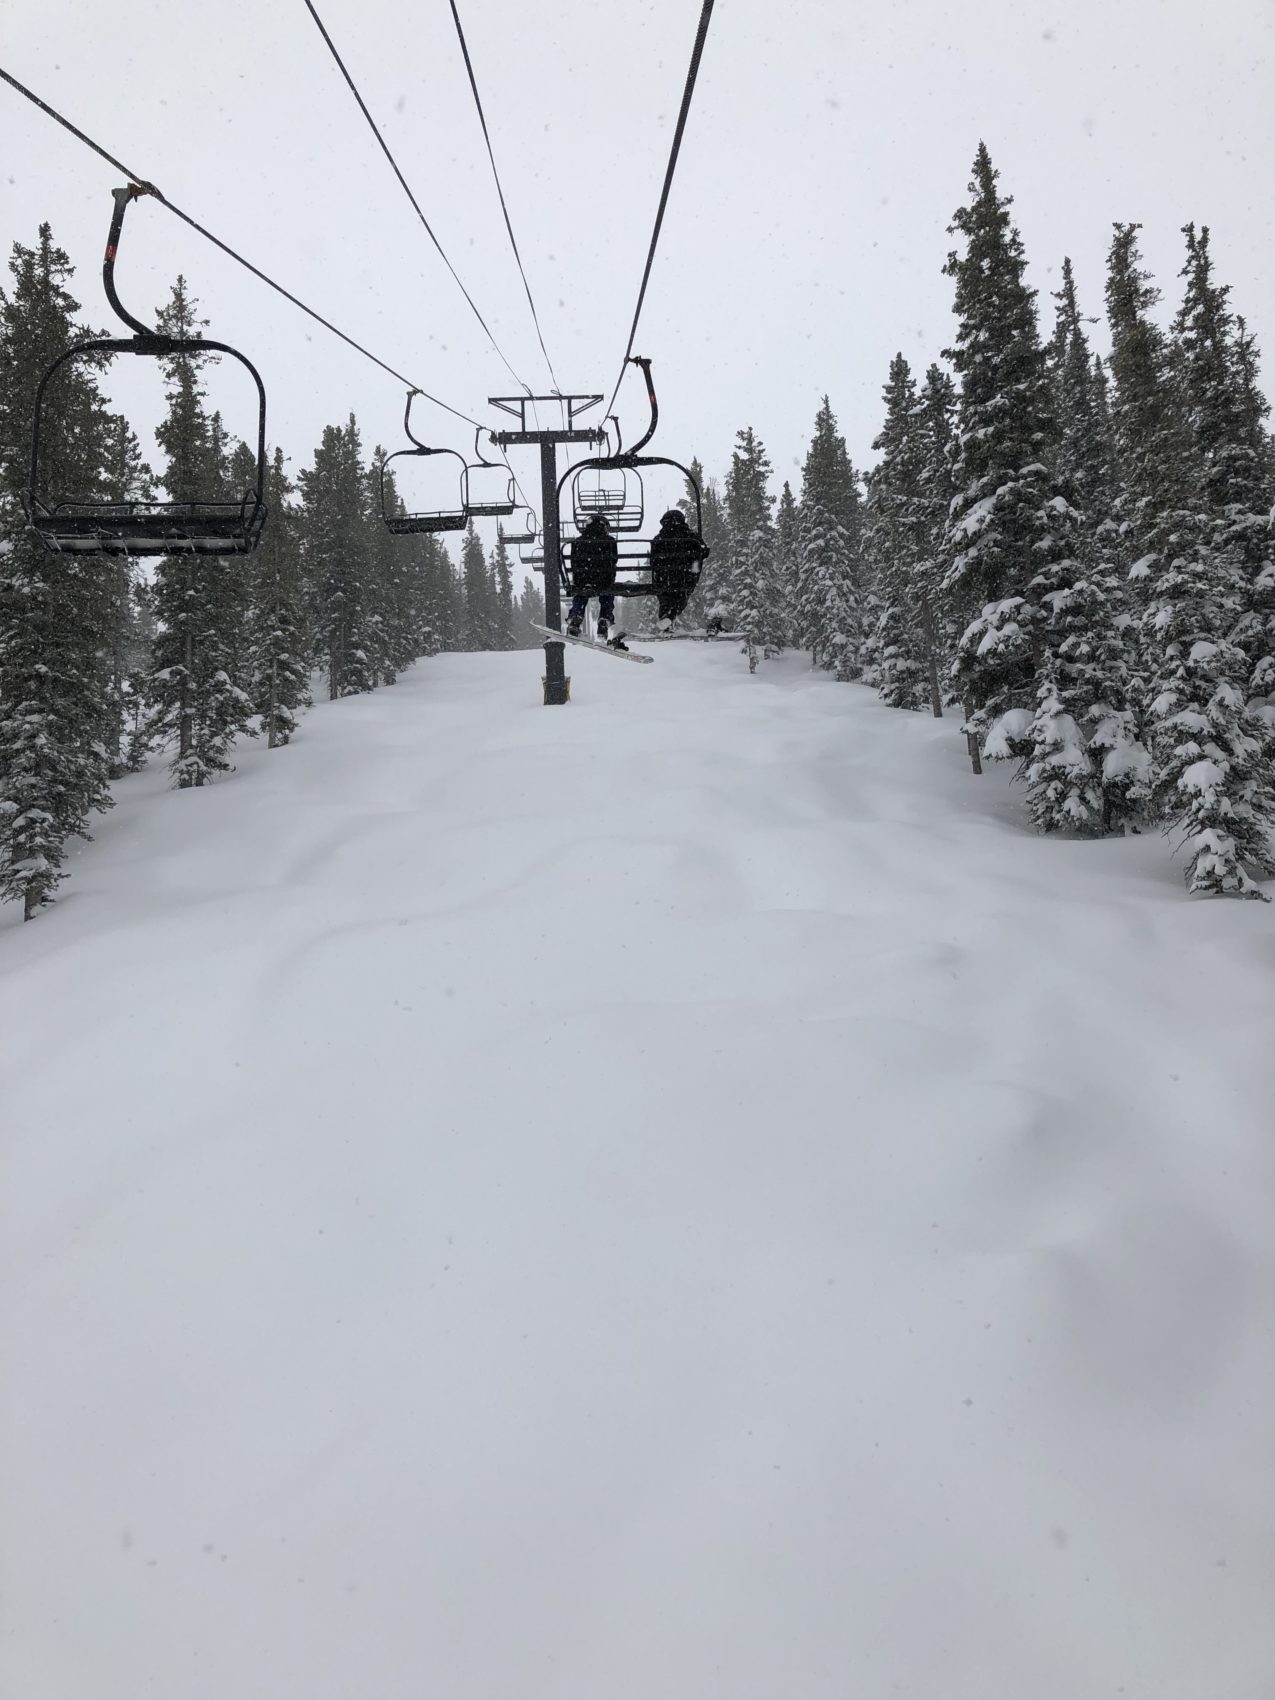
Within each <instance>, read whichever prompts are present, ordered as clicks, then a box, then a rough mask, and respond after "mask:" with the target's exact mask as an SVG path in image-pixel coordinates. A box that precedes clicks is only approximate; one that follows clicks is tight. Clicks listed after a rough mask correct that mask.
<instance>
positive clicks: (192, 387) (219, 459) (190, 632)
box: [147, 277, 255, 790]
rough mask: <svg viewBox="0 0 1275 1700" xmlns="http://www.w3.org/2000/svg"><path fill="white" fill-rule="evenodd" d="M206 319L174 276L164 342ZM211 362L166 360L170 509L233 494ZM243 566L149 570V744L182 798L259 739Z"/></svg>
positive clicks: (176, 564)
mask: <svg viewBox="0 0 1275 1700" xmlns="http://www.w3.org/2000/svg"><path fill="white" fill-rule="evenodd" d="M204 323H205V321H204V320H202V319H200V318H199V316H198V307H197V305H196V303H195V301H194V299H193V298H192V297H191V296H190V295H189V294H188V292H187V290H186V282H185V279H184V278H182V277H178V279H177V282H176V283H175V284H174V286H173V292H172V295H171V297H170V298H169V301H168V303H167V304H166V305H165V307H164V308H163V309H162V310H161V311H160V313H159V315H158V318H157V324H158V328H159V329H160V331H161V332H162V333H163V334H165V335H168V336H174V337H179V338H183V339H184V338H191V337H196V336H198V335H199V333H200V332H201V330H202V329H203V326H204ZM207 358H209V357H208V356H204V355H198V354H179V355H170V356H169V357H168V358H166V359H165V361H164V363H163V364H164V387H165V394H166V398H167V403H168V409H167V412H166V414H165V417H164V419H163V421H162V422H161V423H160V425H159V427H158V429H157V430H156V432H155V436H156V439H157V441H158V442H159V445H160V447H161V448H162V449H163V450H164V453H165V455H166V456H167V464H166V466H165V469H164V474H163V479H162V482H163V485H164V488H165V490H166V491H167V493H168V496H169V499H170V501H174V502H179V501H180V502H188V501H192V500H204V501H224V500H227V499H228V498H229V497H230V495H231V471H230V460H231V444H230V442H229V440H228V439H227V436H226V433H225V430H224V427H223V425H222V421H221V416H220V414H217V413H213V414H211V415H210V414H209V413H208V412H207V411H206V409H205V407H204V400H205V391H204V388H203V386H202V384H201V382H200V370H201V368H202V366H203V364H204V361H205V359H207ZM248 602H249V594H248V568H247V566H246V564H245V561H244V558H243V557H237V558H234V557H218V556H191V555H169V556H165V557H163V558H162V559H161V560H160V561H159V563H158V565H157V567H156V571H155V579H154V609H155V615H156V619H157V622H158V628H159V629H158V632H157V636H156V641H155V646H154V654H153V661H152V671H151V675H150V678H149V681H148V683H147V697H148V700H149V707H150V713H149V718H148V722H147V736H148V740H149V741H150V742H151V743H152V744H154V743H157V742H161V741H163V742H170V741H171V742H172V743H173V744H174V746H175V749H174V754H173V759H172V763H171V771H172V774H173V777H174V780H175V782H176V784H177V786H178V787H179V788H180V789H182V790H185V789H187V788H189V787H191V786H199V785H205V784H207V783H208V782H209V780H211V779H213V778H215V777H216V775H217V774H218V773H226V772H229V770H230V767H231V762H230V750H231V747H232V746H233V744H234V741H235V739H236V737H238V736H239V735H240V734H247V735H249V736H255V728H254V727H253V725H252V712H253V711H252V702H251V699H250V698H249V696H248V693H247V692H246V691H245V690H244V689H243V685H242V684H241V680H246V677H247V647H248V634H247V617H248Z"/></svg>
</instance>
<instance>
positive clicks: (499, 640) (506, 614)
mask: <svg viewBox="0 0 1275 1700" xmlns="http://www.w3.org/2000/svg"><path fill="white" fill-rule="evenodd" d="M491 571H492V577H493V578H494V579H495V613H496V634H495V645H494V647H495V648H496V649H504V650H508V649H516V648H517V647H518V642H517V639H516V638H515V636H514V575H513V566H512V563H511V562H510V559H509V545H508V544H507V543H506V542H505V537H504V533H503V532H500V533H498V534H497V537H496V548H495V551H494V553H493V555H492V558H491Z"/></svg>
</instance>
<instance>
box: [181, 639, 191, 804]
mask: <svg viewBox="0 0 1275 1700" xmlns="http://www.w3.org/2000/svg"><path fill="white" fill-rule="evenodd" d="M194 683H195V634H194V633H193V632H191V631H188V632H187V633H186V636H185V638H184V639H183V640H182V694H181V707H180V709H179V711H178V729H177V754H178V755H179V756H180V758H181V761H182V776H181V778H180V780H179V781H178V784H179V785H180V786H181V788H182V789H183V790H185V789H187V788H188V787H189V785H190V783H191V780H190V774H189V771H188V770H187V768H186V766H185V762H186V758H187V757H188V756H189V755H190V752H191V751H192V750H193V749H194V747H195V705H194V702H193V701H192V700H191V698H192V691H193V689H194Z"/></svg>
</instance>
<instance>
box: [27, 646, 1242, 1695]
mask: <svg viewBox="0 0 1275 1700" xmlns="http://www.w3.org/2000/svg"><path fill="white" fill-rule="evenodd" d="M655 653H656V665H655V666H654V667H651V668H637V667H626V666H622V665H618V664H615V663H612V662H610V661H608V660H606V659H603V658H595V657H592V656H588V655H582V654H578V653H577V652H576V651H569V652H568V670H569V671H570V672H571V673H572V675H573V676H574V686H573V689H574V695H575V698H576V700H575V701H574V702H573V703H572V705H571V706H570V707H568V708H565V709H555V710H548V709H545V708H543V707H541V706H540V704H539V702H538V694H539V693H538V681H537V677H536V673H537V661H538V657H536V656H535V655H534V654H533V655H528V654H521V655H508V656H448V657H443V658H439V659H437V660H434V661H430V662H426V663H423V664H421V665H420V666H419V667H417V668H416V669H415V670H414V671H413V673H412V674H411V675H410V676H409V677H408V678H407V679H405V680H404V681H403V682H402V683H401V684H400V685H398V686H396V687H395V688H394V689H393V690H387V691H382V692H379V693H378V694H377V695H375V696H373V697H370V698H366V699H361V700H356V701H350V702H345V703H341V704H338V705H335V706H329V705H322V706H320V707H318V708H316V709H315V711H314V712H313V713H312V714H310V715H309V716H308V717H307V719H306V720H305V722H304V726H303V729H302V735H301V737H300V739H299V741H298V742H297V743H296V744H295V745H294V746H293V747H292V748H291V749H288V750H283V751H278V752H274V753H269V752H267V751H265V750H262V749H254V748H249V749H248V750H247V751H245V752H244V754H243V755H242V758H241V760H240V765H239V771H238V772H237V773H236V774H235V775H234V776H233V777H231V778H230V779H229V780H227V781H226V782H225V783H222V784H219V785H217V786H216V787H214V788H211V789H209V790H205V791H199V792H186V793H182V794H175V793H171V792H169V791H168V790H167V789H166V788H165V780H164V776H163V774H162V773H160V772H154V773H148V774H146V775H143V776H141V777H140V778H138V779H135V780H130V781H127V782H125V783H124V784H122V785H120V786H119V788H118V796H119V807H118V808H117V809H116V810H115V811H114V813H113V814H112V815H111V816H110V817H108V818H107V819H106V820H104V821H103V822H102V824H101V828H100V832H99V837H98V842H97V843H96V844H94V845H93V846H90V847H88V848H87V849H86V850H85V851H84V852H83V854H82V855H80V856H79V857H78V858H77V859H76V861H75V864H74V868H73V873H74V878H73V881H72V883H71V884H70V885H69V886H68V887H67V888H66V895H65V897H64V899H63V901H62V902H60V903H59V905H58V906H57V909H56V910H55V911H53V912H51V913H50V914H48V915H47V916H44V917H42V918H41V919H40V920H39V921H38V923H37V924H35V925H32V926H28V927H22V926H20V925H18V924H17V919H16V915H11V916H9V917H7V918H6V920H5V924H4V926H3V927H2V928H0V1018H2V1021H3V1028H2V1031H3V1034H4V1046H3V1055H2V1056H0V1105H2V1106H3V1134H2V1136H0V1138H2V1151H3V1160H4V1205H3V1212H4V1214H3V1240H2V1246H0V1250H2V1253H3V1260H2V1265H0V1292H2V1294H3V1307H4V1309H3V1331H2V1334H0V1353H2V1356H3V1363H4V1378H3V1381H4V1391H3V1416H2V1420H0V1491H2V1493H3V1512H2V1514H0V1520H2V1525H3V1536H0V1545H2V1548H3V1560H4V1569H5V1577H4V1583H5V1589H4V1592H5V1602H4V1609H3V1630H2V1632H3V1640H2V1641H0V1690H2V1691H3V1692H4V1694H5V1695H7V1696H13V1700H144V1697H146V1696H152V1695H153V1696H156V1697H160V1700H878V1697H882V1700H885V1697H893V1696H897V1695H906V1696H911V1697H920V1700H1097V1697H1098V1696H1108V1695H1125V1696H1128V1697H1130V1700H1269V1696H1270V1695H1271V1694H1272V1692H1275V1617H1273V1614H1272V1609H1271V1602H1272V1590H1273V1587H1275V1538H1273V1530H1275V1468H1273V1464H1275V1459H1273V1457H1272V1445H1271V1442H1272V1438H1273V1436H1275V1352H1273V1347H1272V1318H1273V1315H1275V1312H1273V1309H1272V1299H1273V1295H1275V1233H1273V1232H1272V1219H1273V1216H1272V1205H1273V1201H1275V1045H1273V1044H1272V1041H1271V1031H1272V1013H1271V1012H1272V1008H1273V1007H1275V1000H1273V997H1272V990H1273V981H1272V973H1273V971H1275V917H1273V915H1272V912H1271V910H1269V909H1266V908H1262V909H1260V910H1259V909H1258V908H1257V907H1256V906H1254V905H1240V904H1228V903H1192V902H1190V901H1188V899H1187V898H1186V897H1185V895H1184V893H1183V890H1182V887H1181V883H1180V870H1179V868H1178V867H1177V865H1176V864H1174V863H1173V862H1171V861H1170V859H1169V855H1168V851H1167V849H1166V846H1165V844H1164V843H1163V841H1162V840H1160V839H1159V838H1157V837H1150V838H1144V839H1130V840H1122V841H1118V842H1109V843H1097V844H1093V843H1083V844H1082V843H1068V842H1062V841H1059V840H1056V839H1039V838H1035V837H1033V836H1031V834H1030V833H1029V832H1028V831H1027V830H1026V828H1025V825H1024V820H1023V813H1022V807H1021V797H1020V796H1019V795H1018V794H1017V793H1016V792H1015V791H1014V790H1013V789H1012V788H1011V787H1010V785H1009V782H1008V776H1007V775H1006V773H1005V772H1004V771H997V772H994V773H991V774H989V775H988V776H986V777H985V778H984V779H982V780H981V781H976V780H974V779H973V778H972V777H971V776H970V775H969V773H968V772H967V771H966V767H965V761H964V752H963V747H962V741H961V739H960V738H959V737H958V736H957V734H956V732H955V730H954V728H953V726H952V724H951V723H950V722H946V723H944V724H942V725H935V724H934V723H933V722H931V721H929V720H928V719H924V718H922V717H920V716H907V715H902V714H898V713H894V712H891V711H889V710H887V709H884V708H882V707H880V706H879V705H878V704H877V703H876V701H875V700H874V698H873V697H872V695H871V694H870V693H869V692H868V691H866V690H863V689H860V688H857V687H849V686H839V685H837V684H835V683H834V682H832V681H831V680H829V679H828V678H827V677H825V676H822V675H820V676H813V677H812V676H811V675H810V674H809V673H808V672H807V671H805V669H804V667H803V665H802V663H801V662H800V661H799V660H797V659H795V658H793V659H788V660H785V661H784V662H782V663H778V664H775V665H773V666H772V665H767V666H765V667H764V668H763V670H762V671H761V672H760V673H759V674H758V675H757V677H755V678H750V677H749V676H748V674H747V672H746V671H745V669H744V668H743V666H742V663H741V662H740V660H739V658H738V657H737V656H736V655H734V654H733V653H730V652H729V651H726V652H724V651H722V650H712V651H707V650H705V649H703V648H698V647H692V646H689V645H687V646H677V645H667V646H663V647H662V648H661V649H660V650H658V651H656V652H655Z"/></svg>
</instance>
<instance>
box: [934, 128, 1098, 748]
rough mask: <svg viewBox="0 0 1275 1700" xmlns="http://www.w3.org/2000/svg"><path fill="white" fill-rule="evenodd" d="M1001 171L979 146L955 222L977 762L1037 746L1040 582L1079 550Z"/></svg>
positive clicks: (969, 681)
mask: <svg viewBox="0 0 1275 1700" xmlns="http://www.w3.org/2000/svg"><path fill="white" fill-rule="evenodd" d="M998 175H999V174H998V173H997V172H996V171H995V169H994V168H993V166H992V161H991V157H990V155H989V154H988V151H987V148H986V145H985V144H984V143H982V142H980V143H979V147H978V153H977V155H976V156H975V160H974V176H973V180H972V181H971V183H970V195H971V199H970V204H969V205H968V206H964V207H961V208H960V209H959V210H958V211H957V213H956V214H955V216H954V218H953V222H952V226H951V229H952V230H953V231H954V232H958V233H959V234H960V235H961V236H962V237H964V239H965V250H964V252H963V253H956V252H955V251H954V252H952V253H951V254H950V255H949V256H948V262H947V266H946V267H945V270H946V272H947V275H948V276H949V277H952V278H954V279H955V280H956V299H955V311H956V315H957V319H958V321H959V326H958V330H957V335H956V343H955V346H954V347H953V348H952V349H950V350H949V351H948V357H949V358H950V359H951V361H952V364H953V366H954V367H955V368H956V371H957V374H958V375H959V377H960V380H961V394H960V404H959V412H958V426H957V433H956V437H955V439H954V443H953V457H952V474H953V482H954V486H955V494H954V496H953V499H952V504H951V509H950V513H949V518H948V526H947V532H946V536H945V538H944V544H943V555H944V559H945V562H946V572H945V575H944V580H943V589H944V593H945V595H947V596H949V597H950V598H951V599H952V602H953V604H954V606H955V608H956V610H957V611H958V613H959V614H960V615H961V617H963V618H965V619H966V620H967V621H968V624H967V625H966V627H965V630H964V631H963V633H962V635H961V637H960V639H959V641H958V644H957V652H956V660H955V663H954V672H955V677H956V682H957V686H958V690H959V693H960V697H961V700H962V702H963V703H964V705H965V716H966V719H965V730H966V733H967V736H968V737H969V739H970V754H971V763H972V765H974V767H975V770H976V771H977V768H978V747H977V746H978V744H979V743H980V742H981V743H985V744H986V745H987V749H988V753H989V754H992V755H996V756H1001V757H1017V758H1021V757H1023V756H1025V755H1026V754H1027V753H1028V750H1029V747H1030V746H1029V743H1028V741H1027V734H1028V730H1029V728H1030V726H1031V723H1032V720H1033V718H1034V716H1035V712H1036V688H1037V680H1036V659H1037V654H1038V651H1039V648H1040V645H1041V630H1040V628H1041V625H1042V620H1043V611H1042V609H1041V606H1040V604H1039V601H1038V600H1037V597H1036V593H1035V591H1034V590H1033V580H1034V579H1035V578H1036V577H1037V575H1038V574H1039V573H1040V572H1041V571H1042V570H1043V569H1045V568H1048V567H1053V566H1056V565H1058V564H1059V563H1061V562H1062V561H1063V560H1065V559H1067V558H1068V557H1070V556H1071V555H1072V549H1071V537H1070V535H1069V534H1070V532H1071V530H1072V528H1073V526H1074V517H1073V510H1072V508H1071V506H1070V504H1069V503H1068V501H1067V500H1066V497H1065V495H1064V494H1063V493H1062V492H1061V491H1060V490H1059V489H1058V488H1057V485H1056V483H1055V480H1054V477H1053V474H1052V473H1051V471H1050V469H1049V468H1048V467H1047V466H1046V465H1045V463H1044V461H1043V460H1042V458H1041V457H1042V456H1044V455H1047V454H1048V453H1049V452H1050V448H1051V445H1052V442H1053V439H1054V430H1055V426H1054V420H1053V416H1052V410H1051V406H1050V400H1051V398H1050V384H1049V374H1048V370H1047V365H1046V360H1045V354H1044V351H1043V349H1042V348H1041V344H1040V336H1039V332H1038V329H1037V324H1036V305H1035V291H1034V290H1032V289H1029V288H1028V286H1027V284H1026V282H1025V281H1024V275H1023V274H1024V272H1025V270H1026V264H1027V262H1026V259H1025V257H1024V254H1023V244H1022V239H1021V237H1020V236H1019V234H1018V231H1017V230H1016V229H1015V228H1014V227H1013V226H1012V225H1011V224H1010V221H1009V208H1010V206H1011V205H1012V199H1011V197H1009V196H1002V195H1000V194H999V193H998V192H997V188H996V184H997V178H998Z"/></svg>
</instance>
